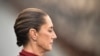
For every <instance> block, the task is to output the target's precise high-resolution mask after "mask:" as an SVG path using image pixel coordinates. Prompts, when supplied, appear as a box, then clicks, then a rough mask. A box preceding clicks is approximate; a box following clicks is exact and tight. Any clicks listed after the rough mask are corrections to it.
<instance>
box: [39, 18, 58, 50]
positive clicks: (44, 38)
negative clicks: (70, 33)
mask: <svg viewBox="0 0 100 56" xmlns="http://www.w3.org/2000/svg"><path fill="white" fill-rule="evenodd" d="M44 19H45V21H46V23H45V24H44V25H42V26H41V28H40V31H39V32H38V38H37V44H38V46H39V47H40V48H42V49H43V50H46V51H50V50H51V49H52V44H53V40H54V39H55V38H57V36H56V34H55V32H54V30H53V23H52V21H51V19H50V17H49V16H45V17H44Z"/></svg>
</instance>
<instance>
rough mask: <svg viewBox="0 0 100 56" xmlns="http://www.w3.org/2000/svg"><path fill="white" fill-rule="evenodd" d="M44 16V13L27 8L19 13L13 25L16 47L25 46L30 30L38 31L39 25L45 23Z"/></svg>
mask: <svg viewBox="0 0 100 56" xmlns="http://www.w3.org/2000/svg"><path fill="white" fill-rule="evenodd" d="M46 15H47V14H46V13H45V12H44V11H42V10H40V9H37V8H27V9H24V10H23V11H22V12H20V13H19V15H18V18H17V19H16V22H15V25H14V30H15V34H16V36H17V45H18V46H22V45H26V44H27V42H28V41H29V39H28V32H29V29H30V28H34V29H36V31H39V30H40V27H41V25H43V24H44V23H45V20H44V19H43V18H44V16H46Z"/></svg>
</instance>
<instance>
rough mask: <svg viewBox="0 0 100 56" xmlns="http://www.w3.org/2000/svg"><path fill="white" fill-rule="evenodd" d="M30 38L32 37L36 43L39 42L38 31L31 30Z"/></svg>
mask: <svg viewBox="0 0 100 56" xmlns="http://www.w3.org/2000/svg"><path fill="white" fill-rule="evenodd" d="M29 37H30V38H31V39H33V40H34V41H36V40H37V31H36V29H34V28H31V29H30V30H29Z"/></svg>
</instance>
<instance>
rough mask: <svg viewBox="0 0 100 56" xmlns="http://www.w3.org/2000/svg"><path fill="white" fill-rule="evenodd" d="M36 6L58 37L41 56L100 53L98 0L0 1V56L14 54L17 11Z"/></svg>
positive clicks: (77, 55)
mask: <svg viewBox="0 0 100 56" xmlns="http://www.w3.org/2000/svg"><path fill="white" fill-rule="evenodd" d="M29 7H35V8H40V9H42V10H44V11H46V12H47V13H48V14H49V15H50V16H51V18H52V21H53V23H54V29H55V32H56V34H57V36H58V39H56V40H55V42H54V45H53V50H52V51H50V52H48V53H46V54H45V56H100V0H0V56H17V55H18V53H19V52H20V50H21V48H19V47H18V46H17V45H16V36H15V33H14V30H13V25H14V22H15V19H16V18H17V15H18V13H19V12H20V11H21V10H23V9H25V8H29Z"/></svg>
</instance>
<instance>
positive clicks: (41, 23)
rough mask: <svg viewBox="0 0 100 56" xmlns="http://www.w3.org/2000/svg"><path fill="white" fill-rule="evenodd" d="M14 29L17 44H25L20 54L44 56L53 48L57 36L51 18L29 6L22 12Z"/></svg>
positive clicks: (21, 55)
mask: <svg viewBox="0 0 100 56" xmlns="http://www.w3.org/2000/svg"><path fill="white" fill-rule="evenodd" d="M14 30H15V34H16V36H17V45H18V46H23V49H22V51H21V52H20V53H19V56H43V54H44V53H45V52H47V51H50V50H52V44H53V40H54V39H56V38H57V36H56V34H55V32H54V30H53V23H52V21H51V18H50V17H49V15H48V14H47V13H45V12H44V11H42V10H40V9H37V8H27V9H24V10H23V11H22V12H20V14H19V15H18V17H17V19H16V22H15V25H14Z"/></svg>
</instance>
